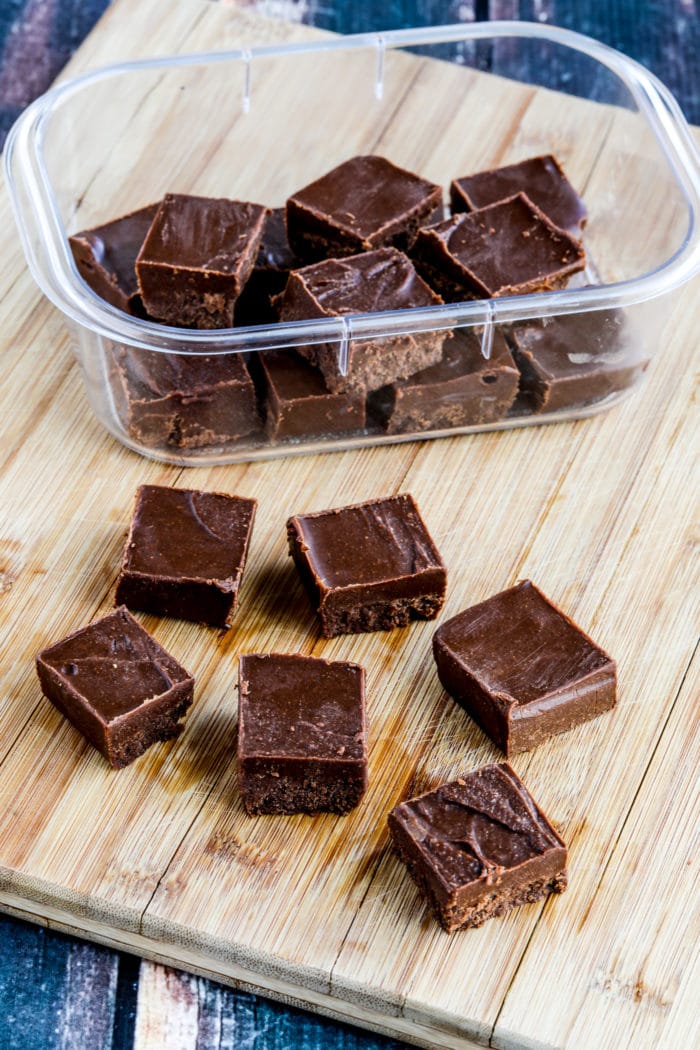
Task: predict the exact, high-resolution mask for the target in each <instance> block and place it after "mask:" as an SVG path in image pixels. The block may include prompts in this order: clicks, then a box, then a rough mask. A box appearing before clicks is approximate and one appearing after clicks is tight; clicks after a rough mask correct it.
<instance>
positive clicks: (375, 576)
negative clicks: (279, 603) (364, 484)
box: [291, 493, 444, 589]
mask: <svg viewBox="0 0 700 1050" xmlns="http://www.w3.org/2000/svg"><path fill="white" fill-rule="evenodd" d="M291 520H292V522H294V523H295V524H296V528H297V530H298V533H299V537H300V541H301V543H302V544H303V546H304V548H305V549H306V551H307V552H308V558H309V560H310V562H311V564H312V565H313V569H314V572H315V573H316V575H317V577H318V578H319V580H320V581H321V584H322V585H323V586H324V587H325V588H327V589H337V588H342V587H352V586H353V585H356V584H365V583H376V582H380V581H385V580H394V579H400V578H402V577H406V576H415V575H417V574H418V573H421V572H424V571H425V570H427V569H442V570H443V571H444V566H443V563H442V559H441V558H440V555H439V553H438V551H437V548H436V547H435V544H434V543H433V541H432V539H431V538H430V535H429V533H428V530H427V529H426V527H425V524H424V522H423V519H422V518H421V516H420V514H419V512H418V507H417V506H416V504H415V502H414V500H413V497H412V496H411V495H410V494H409V493H402V494H401V495H399V496H390V497H388V498H387V499H379V500H370V501H368V502H367V503H357V504H354V505H353V506H349V507H339V508H338V509H336V510H327V511H321V512H320V513H318V514H301V515H299V516H297V517H296V518H293V519H291Z"/></svg>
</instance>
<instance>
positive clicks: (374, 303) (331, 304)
mask: <svg viewBox="0 0 700 1050" xmlns="http://www.w3.org/2000/svg"><path fill="white" fill-rule="evenodd" d="M441 302H442V299H441V298H440V297H439V296H438V295H436V294H435V293H434V292H433V291H432V290H431V289H430V288H429V287H428V285H427V284H426V283H425V281H423V280H422V279H421V278H420V277H419V276H418V274H417V273H416V271H415V268H414V266H413V263H412V262H411V260H410V259H409V258H408V256H406V255H404V254H403V252H399V251H397V250H396V249H395V248H380V249H378V250H377V251H375V252H364V253H362V254H361V255H354V256H351V257H350V258H347V259H326V260H324V262H320V263H315V264H314V265H312V266H305V267H304V268H303V269H301V270H294V271H293V272H292V273H291V274H290V276H289V281H288V282H287V286H286V288H285V290H284V293H283V295H282V296H281V297H280V299H279V300H278V305H279V316H280V320H281V321H306V320H312V319H314V318H316V317H341V316H344V315H350V314H367V313H373V312H375V311H377V310H409V309H411V308H412V307H416V306H435V305H437V304H439V303H441ZM447 334H448V333H446V332H444V331H439V332H418V333H415V334H414V335H394V336H385V337H383V338H381V339H379V338H378V339H364V340H363V339H351V340H350V341H349V345H348V369H347V375H342V374H341V371H340V362H339V348H338V345H337V344H336V343H319V344H316V345H309V346H305V347H301V348H299V350H298V352H299V353H301V354H302V355H303V356H304V357H306V358H307V359H308V360H309V361H310V362H311V364H313V365H315V366H316V367H317V368H319V369H320V370H321V372H322V373H323V378H324V379H325V381H326V384H327V386H328V388H329V390H332V391H333V392H334V393H338V392H342V393H364V392H365V391H366V390H376V389H378V388H379V387H380V386H384V384H385V383H389V382H392V381H393V380H394V379H399V378H401V377H403V376H408V375H411V374H412V373H413V372H418V371H419V370H420V369H421V368H427V367H428V365H431V364H435V363H436V362H437V361H438V360H439V359H440V356H441V353H442V345H443V343H444V341H445V338H446V335H447Z"/></svg>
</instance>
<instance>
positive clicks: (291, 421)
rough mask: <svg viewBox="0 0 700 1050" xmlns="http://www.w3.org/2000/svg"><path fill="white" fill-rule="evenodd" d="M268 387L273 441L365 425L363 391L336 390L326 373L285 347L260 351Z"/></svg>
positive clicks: (269, 430)
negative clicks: (327, 379)
mask: <svg viewBox="0 0 700 1050" xmlns="http://www.w3.org/2000/svg"><path fill="white" fill-rule="evenodd" d="M258 367H259V368H260V371H261V373H262V376H263V383H264V387H265V409H266V412H265V429H266V431H267V435H268V437H269V438H270V440H271V441H283V440H284V439H285V438H302V437H314V436H322V435H329V434H346V433H348V432H349V431H353V430H355V431H357V430H362V429H363V428H364V426H365V398H364V396H363V395H362V394H360V395H357V394H356V395H354V396H353V395H351V394H334V393H333V392H332V391H331V390H329V389H328V387H327V386H326V384H325V382H324V379H323V376H322V374H321V373H320V372H319V371H318V369H317V368H314V367H313V365H310V364H309V363H308V361H306V360H304V358H303V357H299V356H298V355H297V354H295V353H291V352H289V351H285V350H277V351H275V350H271V351H267V352H265V353H260V354H259V355H258Z"/></svg>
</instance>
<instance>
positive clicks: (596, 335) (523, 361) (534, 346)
mask: <svg viewBox="0 0 700 1050" xmlns="http://www.w3.org/2000/svg"><path fill="white" fill-rule="evenodd" d="M510 339H511V345H512V347H513V356H514V358H515V363H516V364H517V366H518V368H519V369H520V372H521V379H520V393H519V395H518V401H517V402H516V405H515V409H516V411H517V410H518V409H520V410H525V411H527V412H557V411H560V410H561V409H565V408H576V407H578V406H580V405H586V404H589V403H590V402H592V401H598V400H600V399H601V398H604V397H607V396H608V395H609V394H613V393H616V392H617V391H619V390H626V389H627V387H630V386H632V384H633V383H634V382H635V380H636V379H637V378H638V377H639V376H640V375H641V374H642V372H643V371H644V369H645V368H646V367H647V365H648V363H649V359H648V358H646V357H644V356H643V355H642V354H641V352H640V348H639V345H638V344H635V342H633V340H632V337H631V336H630V333H629V331H628V330H627V329H626V326H625V316H624V312H623V311H622V310H595V311H593V310H592V311H589V312H588V313H582V314H569V315H563V316H561V317H549V318H546V319H544V320H542V321H534V322H531V323H529V324H519V325H516V326H514V328H513V330H512V331H511V333H510Z"/></svg>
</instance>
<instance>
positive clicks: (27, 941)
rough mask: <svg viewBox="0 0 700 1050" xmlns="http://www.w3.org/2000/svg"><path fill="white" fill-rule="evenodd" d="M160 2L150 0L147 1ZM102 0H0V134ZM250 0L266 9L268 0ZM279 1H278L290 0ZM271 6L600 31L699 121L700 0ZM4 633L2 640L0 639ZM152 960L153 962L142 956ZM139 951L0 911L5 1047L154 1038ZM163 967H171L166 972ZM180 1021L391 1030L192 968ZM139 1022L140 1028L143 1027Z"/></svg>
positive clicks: (305, 1038) (253, 1046) (298, 13)
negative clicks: (341, 1021) (141, 1017)
mask: <svg viewBox="0 0 700 1050" xmlns="http://www.w3.org/2000/svg"><path fill="white" fill-rule="evenodd" d="M151 2H155V0H151ZM107 6H108V0H82V2H81V0H12V2H7V3H4V4H2V5H0V44H2V52H1V58H0V133H2V134H4V133H5V132H6V131H7V129H8V128H9V127H10V125H11V124H12V122H13V120H14V119H15V118H16V117H17V116H18V114H19V113H20V112H21V111H22V109H23V108H24V107H25V106H26V105H27V104H28V103H29V102H30V101H31V99H32V98H33V97H35V96H36V95H37V94H39V93H40V92H41V91H42V90H44V89H45V88H46V87H48V85H49V84H50V82H51V80H52V79H53V77H54V76H55V75H56V74H57V73H58V72H59V70H60V69H61V68H62V66H63V64H64V63H65V61H66V60H67V58H68V57H69V56H70V54H71V53H72V51H73V50H74V49H75V47H77V45H78V44H79V43H80V41H81V40H82V39H83V37H84V36H85V35H86V34H87V33H88V32H89V30H90V29H91V28H92V26H93V24H94V23H95V21H96V20H97V19H98V18H99V17H100V15H101V14H102V13H103V12H104V10H105V9H106V7H107ZM249 6H252V7H256V6H257V7H260V8H261V9H262V10H263V11H264V12H265V13H269V5H267V4H266V3H265V2H264V0H260V2H259V3H257V4H256V3H255V2H254V0H250V4H249ZM285 9H286V11H285ZM277 10H278V12H279V13H286V15H287V17H289V18H294V19H296V20H303V21H305V22H308V23H309V24H312V25H316V26H319V27H321V28H325V29H330V30H333V31H335V32H340V33H351V32H362V31H368V30H378V29H388V28H398V27H404V26H411V25H427V24H440V23H445V22H451V21H458V20H467V21H471V20H473V19H477V20H486V19H494V18H516V19H518V18H519V19H527V20H533V21H536V20H541V21H546V22H549V23H552V24H556V25H561V26H566V27H569V28H572V29H576V30H579V31H581V32H584V33H587V34H589V35H591V36H594V37H597V38H598V39H600V40H603V41H605V42H606V43H608V44H611V45H612V46H614V47H616V48H618V49H619V50H621V51H623V52H625V53H626V54H628V55H631V56H632V57H634V58H636V59H638V60H639V61H640V62H642V63H643V64H644V65H645V66H647V67H648V68H649V69H651V70H652V71H653V72H654V73H656V74H657V75H658V76H660V77H661V79H663V80H664V81H665V82H666V83H667V84H668V86H669V87H670V88H671V90H672V91H673V92H674V94H675V95H676V97H677V98H678V100H679V102H680V103H681V106H682V107H683V109H684V111H685V114H686V116H687V117H688V119H689V120H690V121H691V122H692V123H700V12H699V10H698V4H697V2H696V0H610V2H609V3H605V4H601V3H597V2H595V0H590V2H588V3H586V2H583V0H467V2H456V0H366V2H364V3H361V4H360V3H353V2H352V0H335V2H329V0H308V2H307V3H304V4H302V3H301V2H297V0H288V3H287V4H281V5H278V8H277ZM1 644H2V643H1V642H0V648H1ZM150 969H151V970H152V969H153V968H152V967H151V968H150ZM141 973H142V966H141V963H140V961H139V959H137V958H135V957H133V956H129V955H125V954H120V953H117V952H114V951H111V950H109V949H106V948H101V947H99V946H96V945H94V944H89V943H86V942H83V941H80V940H77V939H75V938H72V937H68V936H64V935H62V934H60V933H57V932H54V931H51V930H47V929H43V928H39V927H36V926H33V925H30V924H28V923H25V922H22V921H21V920H19V919H15V918H9V917H6V916H0V1048H2V1050H54V1048H56V1050H58V1048H63V1050H66V1048H76V1050H78V1048H80V1050H83V1048H90V1050H132V1047H134V1048H135V1050H144V1048H145V1047H147V1046H148V1050H151V1048H155V1047H156V1046H157V1045H159V1044H156V1042H153V1041H149V1039H148V1036H147V1035H144V1031H145V1030H146V1029H145V1028H144V1026H143V1025H141V1026H139V1025H138V1024H137V1013H138V1010H139V992H140V991H141V1006H142V1007H143V1003H144V1001H145V999H146V996H147V995H148V994H151V995H152V994H153V990H152V989H151V990H150V991H144V987H143V981H142V982H141V985H140V976H141ZM161 979H162V980H163V981H164V982H166V983H167V981H168V980H169V976H168V973H167V971H163V976H162V977H161ZM172 981H173V982H174V983H175V984H176V986H177V995H178V996H179V997H180V998H181V999H182V998H184V999H185V1000H186V1010H185V1012H184V1013H183V1016H187V1017H188V1030H187V1031H186V1032H185V1031H181V1032H180V1033H177V1034H176V1033H175V1032H173V1033H172V1036H171V1037H170V1039H171V1040H172V1041H169V1042H168V1047H171V1046H172V1047H173V1048H176V1050H180V1048H182V1050H195V1048H196V1050H214V1048H215V1047H216V1048H219V1050H227V1048H233V1047H241V1048H243V1047H246V1048H250V1050H302V1048H303V1050H311V1048H314V1050H315V1048H321V1047H323V1048H324V1050H371V1048H377V1050H378V1048H380V1047H383V1048H387V1050H388V1048H399V1047H400V1046H402V1044H400V1043H398V1042H396V1041H395V1040H391V1039H384V1038H381V1037H378V1036H372V1035H370V1034H368V1033H365V1032H360V1031H358V1030H355V1029H352V1028H349V1027H346V1026H341V1025H336V1024H334V1023H332V1022H330V1021H327V1020H324V1019H323V1018H320V1017H316V1016H314V1015H312V1014H309V1013H306V1012H302V1011H298V1010H293V1009H290V1008H287V1007H285V1006H282V1005H280V1004H278V1003H273V1002H269V1001H267V1000H264V999H261V998H259V997H256V996H253V995H249V994H245V993H242V992H237V991H233V990H231V989H228V988H224V987H222V986H220V985H217V984H214V983H213V982H210V981H206V980H204V979H201V978H195V977H184V976H182V977H178V976H175V975H172ZM138 1032H140V1033H141V1034H140V1036H138V1035H137V1033H138Z"/></svg>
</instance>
